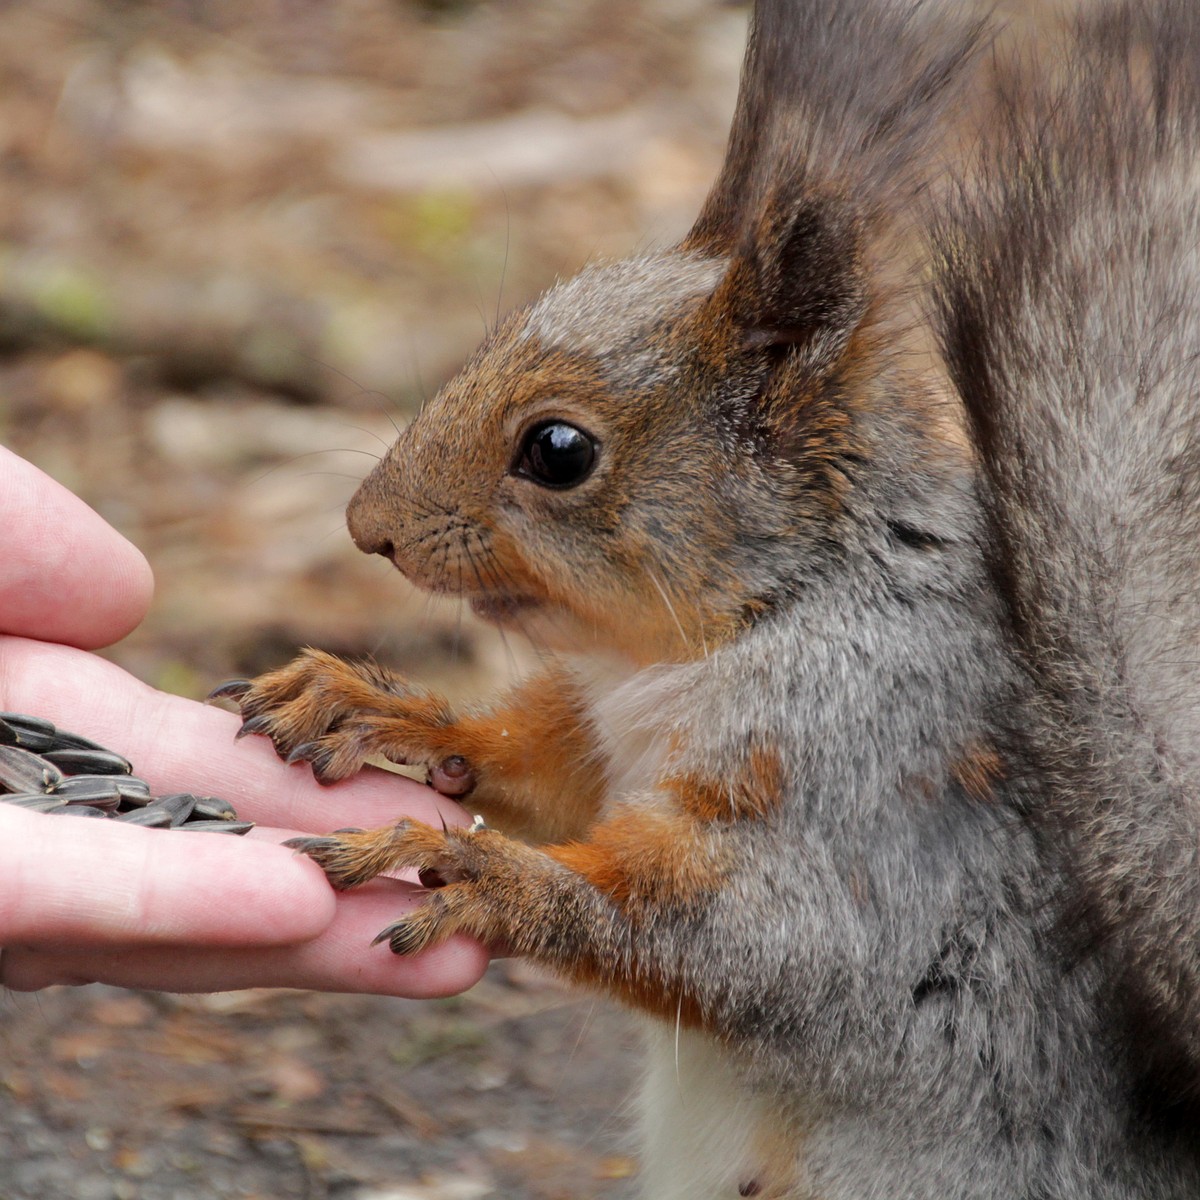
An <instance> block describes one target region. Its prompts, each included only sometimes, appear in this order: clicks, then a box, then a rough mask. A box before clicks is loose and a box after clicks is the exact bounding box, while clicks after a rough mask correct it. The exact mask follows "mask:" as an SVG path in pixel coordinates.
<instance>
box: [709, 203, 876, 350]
mask: <svg viewBox="0 0 1200 1200" xmlns="http://www.w3.org/2000/svg"><path fill="white" fill-rule="evenodd" d="M748 242H749V244H748V245H746V246H744V247H743V248H741V249H739V250H737V251H735V253H734V261H733V264H732V265H731V276H733V277H735V278H736V279H737V283H736V285H735V287H734V289H733V292H734V306H735V308H734V318H735V320H736V321H737V322H738V323H739V324H740V325H741V327H742V329H743V330H744V334H745V344H746V346H747V347H754V348H762V347H778V348H779V349H780V350H781V351H791V350H794V351H795V352H797V353H803V354H804V356H805V358H806V359H807V360H808V365H809V368H810V369H812V370H822V369H825V368H828V367H830V366H832V365H833V363H834V362H835V361H836V360H837V359H838V357H839V356H840V355H841V353H842V351H843V350H844V349H845V346H846V343H847V342H848V341H849V339H850V337H851V335H852V334H853V333H854V330H855V329H856V327H857V326H858V323H859V321H860V320H861V319H862V316H863V313H864V312H865V311H866V306H867V289H866V279H865V272H864V268H863V261H862V250H861V242H862V229H861V219H860V218H859V217H858V215H857V214H856V213H855V212H854V211H853V209H852V208H851V207H850V206H849V205H847V204H845V203H844V202H840V201H837V200H835V199H833V198H831V197H821V196H812V195H807V196H800V197H799V198H796V199H791V200H788V201H786V202H774V203H772V204H770V205H768V206H767V208H766V210H765V212H764V213H763V216H762V218H761V219H760V220H759V222H758V223H757V226H756V227H755V229H754V231H753V233H752V234H751V236H750V238H749V239H748Z"/></svg>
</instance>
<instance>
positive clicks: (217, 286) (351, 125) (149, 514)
mask: <svg viewBox="0 0 1200 1200" xmlns="http://www.w3.org/2000/svg"><path fill="white" fill-rule="evenodd" d="M744 28H745V12H744V10H743V9H742V8H740V7H738V6H736V5H728V4H720V3H717V2H716V0H571V2H569V3H558V4H555V3H551V2H550V0H503V2H500V0H497V2H496V3H493V4H487V3H476V2H472V0H421V2H418V0H254V2H252V3H240V2H239V3H234V2H232V0H159V2H151V0H146V2H138V0H121V2H119V3H115V2H114V0H36V2H33V0H30V2H26V3H20V2H18V3H11V4H5V5H2V6H0V442H3V443H4V444H6V445H8V446H10V447H11V448H13V449H14V450H16V451H18V452H19V453H21V454H23V455H25V456H26V457H28V458H30V459H31V460H32V461H34V462H35V463H37V464H38V465H40V466H41V467H42V468H43V469H45V470H46V471H48V472H49V473H50V474H52V475H53V476H55V477H56V478H58V479H59V480H61V481H62V482H63V483H65V484H66V485H67V486H69V487H71V488H72V489H74V490H75V491H77V492H78V493H79V494H80V495H82V496H83V497H84V498H85V499H86V500H88V502H89V503H91V504H92V505H93V506H95V507H96V508H97V509H98V510H99V511H100V512H101V513H103V514H104V515H105V516H106V517H107V518H108V519H109V520H110V521H111V522H112V523H113V524H114V525H116V526H117V527H118V528H120V529H121V530H122V531H123V532H125V533H126V534H127V535H128V536H129V537H130V538H131V539H132V540H133V541H135V542H136V543H137V544H138V545H139V546H141V547H142V549H143V550H144V551H145V552H146V554H147V556H148V557H149V559H150V561H151V563H152V565H153V567H154V569H155V573H156V576H157V579H158V594H157V599H156V602H155V605H154V609H153V611H152V613H151V615H150V617H149V618H148V620H147V621H146V623H145V625H144V626H143V627H142V628H141V629H140V630H138V631H137V632H136V633H135V634H134V635H133V636H131V637H130V638H129V639H128V640H127V641H126V642H124V643H122V644H121V645H120V646H118V647H115V648H114V649H113V650H112V651H110V652H108V653H109V654H110V656H111V657H112V658H114V659H115V660H116V661H118V662H120V663H121V664H122V665H124V666H125V667H126V668H128V669H129V670H131V671H132V672H134V673H135V674H136V675H138V676H139V677H141V678H143V679H145V680H147V681H148V682H150V683H153V684H155V685H156V686H159V687H162V688H165V689H167V690H169V691H173V692H178V693H181V694H184V695H191V696H201V695H203V694H205V693H206V692H207V691H208V690H209V688H210V687H211V686H212V685H213V684H214V683H215V682H216V681H219V680H221V679H223V678H227V677H229V676H231V675H240V674H248V673H253V672H256V671H258V670H260V669H263V668H266V667H268V666H271V665H275V664H278V663H279V662H281V661H283V660H284V659H286V658H287V657H288V656H289V655H290V654H291V653H292V652H293V650H294V649H295V648H296V647H298V646H299V645H302V644H314V645H318V646H323V647H325V648H328V649H332V650H337V651H342V652H349V653H359V652H364V651H369V652H372V653H375V654H377V655H379V656H380V657H381V658H383V659H384V660H385V661H387V662H389V663H391V664H393V665H395V666H398V667H400V668H402V669H404V670H408V671H411V672H412V673H413V674H415V675H419V676H420V677H422V678H423V679H426V680H430V679H432V680H435V681H437V682H439V683H440V684H441V686H443V687H444V688H445V689H446V690H448V691H449V692H451V693H452V694H454V695H458V696H462V695H477V694H479V693H480V692H481V691H482V690H484V689H486V688H488V687H490V686H492V685H493V684H494V682H495V681H497V680H503V679H505V678H507V677H509V676H510V675H511V673H512V672H513V671H516V670H519V669H520V667H521V661H522V655H521V651H520V649H519V648H518V647H515V646H511V645H510V646H505V645H504V644H503V643H501V642H499V641H498V640H497V639H495V638H494V637H493V636H491V635H490V634H489V633H488V631H486V630H482V629H479V628H477V627H476V626H474V625H473V624H472V623H471V619H470V616H469V614H464V613H463V612H461V611H460V610H459V608H458V607H457V606H454V605H450V606H445V607H438V606H435V605H433V604H431V603H430V602H429V601H427V600H426V599H424V598H421V597H417V596H414V595H413V594H411V593H410V592H407V591H406V590H405V587H404V585H403V581H402V580H401V579H400V578H399V577H398V575H397V574H396V573H395V572H394V571H392V570H390V568H388V566H387V564H385V563H383V562H382V561H370V560H367V559H365V558H364V557H363V556H361V555H358V554H357V553H356V552H355V551H354V550H353V548H352V547H351V546H350V545H349V541H348V539H347V538H346V536H345V532H344V529H343V524H342V517H341V509H342V507H343V506H344V504H345V501H346V499H347V498H348V497H349V495H350V493H351V492H352V491H353V488H354V486H355V482H356V480H357V479H358V478H360V477H361V476H362V475H363V474H364V473H365V471H366V469H367V468H368V467H369V466H370V464H371V462H372V461H373V458H372V456H374V455H377V454H379V453H380V452H381V450H382V448H383V446H384V445H386V444H387V442H388V441H389V440H390V438H391V437H392V436H394V431H395V423H400V422H403V421H404V420H405V419H406V417H407V415H408V414H410V413H411V412H412V411H413V410H414V408H415V407H416V405H417V404H419V402H420V400H421V398H422V397H424V396H427V395H429V394H431V393H432V391H433V390H435V389H436V387H437V386H438V385H439V384H440V383H441V382H442V381H443V380H444V379H445V378H446V377H447V376H448V375H449V374H450V373H451V372H452V371H453V370H454V368H455V366H456V364H458V363H459V362H461V361H462V359H463V358H464V357H465V356H466V354H467V353H468V352H469V351H470V349H471V347H472V346H473V344H474V343H475V342H476V341H477V340H478V338H479V336H480V334H481V332H482V331H483V330H484V329H485V328H486V327H487V326H488V325H489V324H491V323H492V322H493V321H494V320H495V318H496V315H497V313H498V312H500V311H503V310H504V309H506V308H508V307H510V306H512V305H513V304H516V303H518V302H520V301H521V300H522V299H523V298H525V297H528V296H529V295H531V294H532V293H534V292H536V291H537V290H539V289H540V288H542V287H544V286H546V285H547V284H548V283H549V282H551V281H552V280H553V279H554V278H555V277H556V276H558V275H560V274H565V273H568V272H570V271H572V270H574V269H575V268H576V267H577V266H578V265H579V264H580V263H581V262H582V261H584V260H585V259H587V258H589V257H594V256H595V255H597V254H599V255H606V254H607V255H618V254H623V253H626V252H628V251H629V250H630V249H631V248H633V247H635V246H648V245H654V244H663V243H667V242H669V241H670V240H671V239H673V238H674V237H677V236H678V235H679V234H680V233H681V232H682V231H683V230H684V229H686V227H687V224H688V221H689V219H690V217H691V216H692V215H693V214H694V212H695V211H696V208H697V206H698V204H699V201H700V199H701V197H702V195H703V192H704V190H705V187H706V185H707V183H708V181H709V179H710V178H711V177H712V174H713V172H714V171H715V168H716V164H717V162H718V160H719V156H720V151H721V148H722V144H723V140H724V130H725V126H726V122H727V120H728V114H729V111H730V110H731V108H732V102H733V94H734V86H735V82H736V71H737V65H738V62H739V60H740V56H741V48H742V38H743V36H744ZM635 1059H636V1048H635V1042H634V1040H633V1039H632V1036H631V1033H630V1031H629V1028H628V1024H627V1022H626V1020H625V1019H624V1018H623V1016H622V1015H621V1014H618V1013H616V1012H615V1011H613V1010H612V1009H610V1008H608V1007H606V1006H604V1005H603V1004H600V1003H596V1002H593V1001H592V1000H591V999H590V998H583V999H581V998H579V997H576V996H571V995H569V994H567V993H566V992H564V991H563V990H561V989H560V988H558V987H557V986H556V985H553V984H551V983H549V982H547V981H545V980H543V979H540V978H538V977H537V976H535V975H534V974H533V973H532V972H530V971H529V970H528V969H526V968H525V967H523V966H521V965H520V964H516V963H498V964H496V965H495V966H494V967H493V969H492V972H491V973H490V974H489V976H488V978H487V979H486V980H485V981H484V982H483V983H481V984H480V985H479V986H478V987H476V988H475V989H474V990H473V991H472V992H471V993H470V994H468V995H466V996H463V997H459V998H455V999H451V1000H444V1001H438V1002H422V1003H416V1002H406V1001H401V1000H390V999H381V998H364V997H339V996H323V995H315V994H307V993H296V992H286V993H285V992H251V993H245V994H229V995H216V996H193V997H175V996H161V995H153V994H143V993H130V992H121V991H118V990H114V989H108V988H98V987H95V988H88V989H81V990H57V991H51V992H47V993H44V994H40V995H37V996H15V995H8V996H0V1200H63V1198H66V1197H71V1198H77V1200H108V1198H110V1197H112V1198H116V1200H207V1198H209V1197H233V1196H244V1197H260V1198H263V1200H275V1198H283V1197H312V1198H320V1197H334V1196H336V1197H346V1198H350V1200H476V1198H483V1197H513V1198H520V1197H529V1198H538V1200H542V1198H546V1200H549V1198H559V1197H563V1198H565V1197H571V1198H578V1200H586V1198H588V1197H597V1198H599V1197H605V1198H617V1197H624V1196H628V1195H630V1194H631V1189H632V1187H633V1175H634V1171H635V1166H634V1163H633V1161H632V1159H631V1158H630V1157H629V1142H628V1139H627V1137H626V1132H625V1131H626V1127H627V1125H628V1122H629V1112H628V1107H629V1098H630V1095H631V1092H632V1088H633V1080H634V1069H633V1067H634V1061H635Z"/></svg>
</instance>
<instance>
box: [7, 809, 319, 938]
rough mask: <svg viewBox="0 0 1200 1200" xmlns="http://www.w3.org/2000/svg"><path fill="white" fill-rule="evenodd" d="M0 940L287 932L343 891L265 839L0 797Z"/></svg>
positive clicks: (307, 923) (315, 930)
mask: <svg viewBox="0 0 1200 1200" xmlns="http://www.w3.org/2000/svg"><path fill="white" fill-rule="evenodd" d="M0 880H3V887H2V888H0V945H12V944H14V943H16V942H19V941H22V940H27V941H33V942H37V943H39V944H47V943H63V944H74V945H80V944H88V943H96V942H114V941H115V942H119V943H121V944H123V945H126V946H128V945H136V944H139V943H147V944H156V943H157V944H166V943H179V942H185V941H186V942H192V943H197V944H200V945H207V946H221V947H227V946H254V947H260V946H269V945H278V944H291V943H295V942H298V941H302V940H304V939H308V938H314V937H316V936H317V935H318V934H319V933H321V932H322V931H323V930H324V929H325V928H327V926H328V925H329V923H330V921H331V920H332V919H333V917H334V909H335V902H336V898H335V896H334V895H333V893H332V892H331V890H330V888H329V885H328V883H327V882H326V880H325V877H324V875H323V874H322V873H321V871H320V870H319V869H318V868H317V867H316V865H315V864H314V863H312V862H310V861H308V860H306V859H304V858H303V857H302V856H299V855H296V854H293V853H292V852H290V851H289V850H288V849H286V848H285V847H283V846H278V845H275V844H273V843H271V842H268V841H263V840H260V841H250V842H248V841H244V840H242V839H239V838H232V837H222V836H220V835H205V834H202V833H184V832H176V831H168V830H161V829H139V828H136V827H134V826H130V825H124V824H121V823H119V822H116V821H78V820H72V819H71V818H69V817H62V816H53V815H46V814H41V813H30V812H26V811H24V810H22V809H18V808H15V807H12V806H10V805H3V804H0Z"/></svg>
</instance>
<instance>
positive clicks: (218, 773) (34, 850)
mask: <svg viewBox="0 0 1200 1200" xmlns="http://www.w3.org/2000/svg"><path fill="white" fill-rule="evenodd" d="M0 531H2V532H0V537H2V538H3V539H4V542H5V545H4V553H3V556H2V557H0V709H5V710H12V711H18V712H28V713H35V714H38V715H41V716H45V717H49V718H50V719H51V720H52V721H54V722H55V723H56V724H58V725H59V726H61V727H62V728H64V729H70V730H73V731H75V732H78V733H83V734H86V735H87V736H88V737H91V738H93V739H95V740H97V741H99V742H101V743H102V744H104V745H106V746H109V747H111V748H112V749H114V750H117V751H119V752H120V753H121V754H123V755H125V756H126V757H127V758H129V759H130V760H132V762H133V763H134V766H135V769H136V770H137V772H138V773H139V774H140V775H142V776H143V777H145V778H146V779H147V780H148V781H149V782H150V784H151V785H152V787H153V788H154V789H155V791H156V792H170V791H193V792H203V793H208V794H213V795H218V796H223V797H225V798H226V799H228V800H230V801H232V802H233V803H234V805H235V806H236V807H237V809H238V812H239V814H240V815H242V816H244V817H247V818H249V819H250V820H253V821H256V822H258V823H259V828H258V829H256V830H254V831H253V832H252V833H251V834H250V835H248V836H247V837H245V838H237V837H230V836H223V835H217V834H205V833H181V832H174V831H164V830H154V829H139V828H134V827H131V826H127V825H118V824H117V823H115V822H103V821H82V820H73V819H71V818H67V817H61V816H47V815H44V814H36V813H29V812H25V811H22V810H20V809H17V808H13V807H11V806H6V805H3V804H0V945H2V946H3V947H4V952H3V955H2V957H0V984H3V985H4V986H7V987H10V988H14V989H17V990H22V991H32V990H36V989H38V988H42V987H46V986H49V985H51V984H59V983H66V984H81V983H91V982H103V983H111V984H118V985H121V986H125V987H138V988H151V989H157V990H165V991H223V990H230V989H237V988H246V987H303V988H315V989H320V990H324V991H339V992H374V993H383V994H392V995H401V996H410V997H425V996H438V995H448V994H451V993H454V992H458V991H461V990H463V989H464V988H467V987H469V986H470V985H471V984H472V983H474V982H475V980H476V979H478V977H479V975H480V974H481V973H482V971H483V968H484V966H485V965H486V961H487V954H486V951H485V950H484V949H483V948H482V947H481V946H479V945H478V944H476V943H474V942H472V941H469V940H467V939H463V938H456V939H454V940H452V941H450V942H448V943H446V944H445V945H442V946H439V947H437V948H435V949H433V950H431V951H430V952H429V953H427V954H424V955H421V956H420V957H418V958H413V959H408V958H397V957H396V956H394V955H393V954H391V953H390V952H389V951H388V949H387V947H386V946H376V947H372V946H371V944H370V943H371V940H372V938H373V937H374V936H375V934H376V933H378V932H379V930H380V929H381V928H383V926H384V925H387V924H389V923H390V922H392V921H394V920H395V919H396V918H397V916H398V915H402V914H403V912H405V911H407V910H408V909H409V908H411V907H415V906H416V905H417V904H419V903H420V897H421V893H420V891H419V890H418V889H416V888H415V887H410V886H406V885H404V884H403V883H400V882H397V881H390V880H383V881H380V882H379V883H378V884H375V885H371V886H369V887H366V888H363V889H360V890H357V891H354V892H349V893H336V892H334V891H333V890H332V889H331V888H330V886H329V884H328V882H327V881H326V879H325V876H324V874H323V873H322V872H321V870H320V869H319V868H318V867H317V866H316V864H315V863H313V862H312V861H310V860H309V859H307V858H305V857H304V856H302V855H297V854H296V853H294V852H293V851H291V850H289V849H287V848H285V847H283V846H280V845H278V844H276V843H278V842H280V841H282V840H283V839H284V838H288V837H294V836H296V835H297V834H308V833H323V832H329V831H330V830H333V829H337V828H341V827H344V826H352V825H353V826H362V827H365V828H371V827H374V826H379V825H385V824H388V823H390V822H393V821H396V820H398V819H399V818H400V817H404V816H411V817H415V818H417V819H419V820H421V821H425V822H428V823H431V824H434V825H440V823H441V822H442V821H443V820H444V821H445V822H446V823H447V824H451V825H454V824H463V823H465V822H466V821H467V820H468V818H467V817H466V815H465V814H464V813H463V812H462V810H461V809H459V808H457V807H456V806H455V805H454V804H453V803H451V802H450V801H449V800H446V799H445V798H443V797H439V796H436V795H435V794H434V793H433V792H431V791H430V790H429V789H427V788H424V787H420V786H419V785H417V784H415V783H411V782H409V781H407V780H404V779H401V778H399V777H396V776H391V775H385V774H384V773H383V772H381V771H375V770H372V769H368V770H367V771H365V772H363V774H362V775H360V776H359V777H358V778H356V779H354V780H352V781H348V782H346V783H342V784H337V785H336V786H334V787H332V788H323V787H320V786H318V785H317V784H316V783H315V782H314V781H313V779H312V775H311V772H310V771H309V770H308V768H307V767H305V766H299V767H288V766H286V765H285V764H283V763H282V762H280V761H279V759H278V758H277V757H276V756H275V754H274V752H273V751H272V749H271V747H270V745H269V744H268V743H267V742H266V741H265V740H262V739H258V738H248V739H246V740H244V741H241V742H238V743H235V742H234V734H235V732H236V731H237V728H238V725H239V724H240V718H238V717H236V716H234V715H233V714H232V713H229V712H224V711H220V710H218V709H216V708H211V707H206V706H204V705H201V704H197V703H195V702H193V701H188V700H183V699H180V698H179V697H175V696H169V695H166V694H164V693H161V692H156V691H154V690H153V689H152V688H149V687H147V686H146V685H144V684H142V683H140V682H139V681H138V680H136V679H134V678H133V677H132V676H130V675H127V674H126V673H125V672H123V671H121V670H120V669H119V668H117V667H115V666H114V665H112V664H111V663H109V662H106V661H104V660H102V659H100V658H98V657H96V656H95V655H94V654H91V653H88V651H90V650H94V649H96V648H98V647H101V646H105V645H109V644H111V643H112V642H115V641H117V640H119V639H120V638H122V637H123V636H124V635H125V634H127V633H128V632H129V631H130V630H131V629H133V628H134V627H135V626H136V625H137V624H138V622H139V621H140V620H141V619H142V617H143V616H144V615H145V612H146V610H147V608H148V606H149V604H150V599H151V595H152V591H153V580H152V578H151V574H150V569H149V567H148V565H147V564H146V561H145V559H144V558H143V557H142V555H141V554H140V553H139V552H138V551H137V550H136V549H135V548H134V547H133V546H132V545H131V544H130V543H129V542H127V541H126V540H125V539H124V538H122V537H121V536H120V535H119V534H118V533H116V532H115V531H114V530H113V529H112V528H110V527H109V526H108V525H107V524H106V523H105V522H104V521H103V520H102V519H101V518H100V517H99V516H98V515H97V514H96V513H95V512H93V511H92V510H91V509H90V508H88V507H87V506H86V505H85V504H84V503H83V502H82V501H80V500H79V499H78V498H77V497H75V496H74V495H72V494H71V493H70V492H68V491H67V490H66V489H64V488H62V487H61V486H60V485H58V484H57V483H55V482H54V481H53V480H51V479H49V478H48V477H47V476H45V475H44V474H42V473H41V472H40V471H38V470H37V469H36V468H35V467H33V466H31V465H30V464H28V463H26V462H24V461H23V460H22V459H20V458H18V457H17V456H15V455H13V454H11V453H10V452H9V451H7V450H3V449H0ZM214 682H216V681H214Z"/></svg>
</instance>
